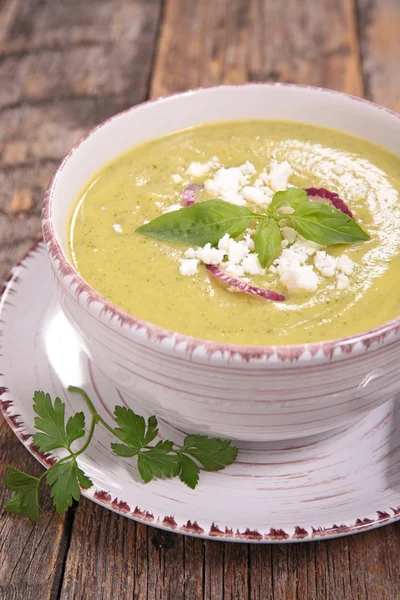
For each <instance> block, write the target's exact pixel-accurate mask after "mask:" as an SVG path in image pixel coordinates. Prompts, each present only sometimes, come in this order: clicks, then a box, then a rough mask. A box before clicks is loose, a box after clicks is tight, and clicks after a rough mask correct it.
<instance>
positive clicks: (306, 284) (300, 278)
mask: <svg viewBox="0 0 400 600" xmlns="http://www.w3.org/2000/svg"><path fill="white" fill-rule="evenodd" d="M307 258H308V257H307V255H306V253H300V252H293V251H292V249H291V248H289V249H287V248H285V249H283V250H282V254H281V255H280V256H279V257H278V258H277V259H276V260H274V264H273V265H272V266H271V267H270V268H269V271H270V272H271V273H274V272H276V273H278V275H279V278H280V280H281V282H282V283H283V285H285V286H286V287H287V289H288V290H289V291H291V292H294V291H296V290H299V289H304V290H307V291H310V292H314V291H315V290H316V289H317V288H318V277H317V274H316V273H315V272H314V269H313V267H312V265H305V264H304V262H305V261H306V260H307ZM274 270H275V271H274Z"/></svg>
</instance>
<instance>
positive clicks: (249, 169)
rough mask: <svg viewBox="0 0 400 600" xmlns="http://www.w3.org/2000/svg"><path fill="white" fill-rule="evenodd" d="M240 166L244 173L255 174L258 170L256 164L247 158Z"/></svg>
mask: <svg viewBox="0 0 400 600" xmlns="http://www.w3.org/2000/svg"><path fill="white" fill-rule="evenodd" d="M239 168H240V170H241V171H242V173H243V175H254V173H255V172H256V168H255V166H254V165H253V163H252V162H250V161H249V160H247V161H246V162H245V163H244V164H243V165H240V167H239Z"/></svg>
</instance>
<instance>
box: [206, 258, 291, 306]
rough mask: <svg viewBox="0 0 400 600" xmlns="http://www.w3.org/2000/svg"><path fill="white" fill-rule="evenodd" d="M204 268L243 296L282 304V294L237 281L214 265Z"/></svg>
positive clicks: (283, 297)
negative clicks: (248, 295) (242, 293)
mask: <svg viewBox="0 0 400 600" xmlns="http://www.w3.org/2000/svg"><path fill="white" fill-rule="evenodd" d="M206 268H207V270H208V271H209V272H210V273H211V274H212V275H214V277H217V278H218V279H221V281H224V282H225V283H227V284H228V285H231V286H232V287H235V288H238V290H240V291H241V292H244V293H245V294H251V295H252V296H260V297H261V298H265V300H274V301H275V302H283V301H284V300H285V296H283V294H278V292H273V291H272V290H265V289H263V288H259V287H256V286H255V285H249V284H248V283H244V282H243V281H239V279H236V278H235V277H231V276H230V275H228V273H225V271H221V269H219V268H218V267H215V266H214V265H206Z"/></svg>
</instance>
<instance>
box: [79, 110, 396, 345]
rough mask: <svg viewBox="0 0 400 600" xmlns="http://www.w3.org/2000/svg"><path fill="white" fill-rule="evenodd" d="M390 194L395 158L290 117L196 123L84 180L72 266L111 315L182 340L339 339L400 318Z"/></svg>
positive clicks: (393, 196) (269, 341) (370, 145)
mask: <svg viewBox="0 0 400 600" xmlns="http://www.w3.org/2000/svg"><path fill="white" fill-rule="evenodd" d="M304 190H306V191H304ZM399 192H400V157H398V156H395V155H394V154H391V153H390V152H388V151H387V150H385V149H384V148H383V147H380V146H377V145H375V144H373V143H371V142H368V141H366V140H364V139H361V138H357V137H353V136H351V135H348V134H346V133H343V132H340V131H335V130H331V129H328V128H323V127H318V126H314V125H309V124H305V123H297V122H289V121H268V120H246V121H232V122H222V123H213V124H207V125H202V126H199V127H194V128H191V129H187V130H184V131H178V132H176V133H173V134H170V135H168V136H165V137H163V138H160V139H156V140H153V141H150V142H147V143H145V144H142V145H140V146H136V147H134V148H132V149H131V150H130V151H129V152H127V153H125V154H123V155H122V156H119V157H118V158H116V159H115V160H113V161H112V162H110V163H109V164H107V165H106V166H105V167H104V168H103V169H102V170H101V171H99V172H98V173H97V174H96V175H95V177H93V179H92V180H91V181H89V182H88V184H87V185H86V187H85V189H83V190H82V193H81V194H80V197H79V198H78V199H77V202H76V205H75V207H74V210H73V214H72V216H71V222H70V225H69V227H70V238H69V239H70V253H71V260H72V262H73V264H74V266H75V267H76V269H77V270H78V272H79V273H80V274H81V276H82V277H83V278H84V279H85V280H86V281H87V282H88V284H89V285H91V286H92V287H93V288H94V289H96V290H97V291H98V292H99V293H100V294H102V295H103V296H104V297H105V298H108V299H109V300H111V301H112V302H113V303H114V304H115V305H116V306H119V307H120V308H122V309H124V310H125V311H127V312H129V313H131V314H132V315H135V316H136V317H139V318H141V319H145V320H146V321H150V322H151V323H154V324H156V325H160V326H161V327H164V328H166V329H169V330H172V331H175V332H178V333H182V334H187V335H190V336H195V337H198V338H203V339H208V340H215V341H219V342H227V343H237V344H250V345H264V344H278V345H279V344H295V343H303V342H318V341H322V340H329V339H335V338H338V337H344V336H349V335H352V334H356V333H359V332H362V331H365V330H367V329H370V328H372V327H375V326H378V325H381V324H383V323H384V322H386V321H389V320H391V319H394V318H395V317H397V316H398V315H399V313H400V285H399V276H400V252H399V250H400V200H399ZM293 198H295V200H293ZM211 200H212V202H210V201H211ZM203 203H204V204H203ZM321 207H322V208H321ZM343 207H344V209H343ZM185 211H186V212H185ZM329 211H330V212H329ZM138 230H139V231H138ZM255 290H256V292H255V295H254V291H255ZM260 290H261V291H260ZM263 290H264V291H266V290H268V294H269V295H268V294H267V293H266V292H265V293H264V295H263ZM249 292H250V293H249ZM270 292H272V293H270ZM257 294H258V295H257Z"/></svg>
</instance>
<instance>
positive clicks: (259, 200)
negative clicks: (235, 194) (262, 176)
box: [242, 185, 271, 204]
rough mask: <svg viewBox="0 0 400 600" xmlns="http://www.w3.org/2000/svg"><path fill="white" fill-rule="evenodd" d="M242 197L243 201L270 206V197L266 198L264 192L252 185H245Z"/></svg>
mask: <svg viewBox="0 0 400 600" xmlns="http://www.w3.org/2000/svg"><path fill="white" fill-rule="evenodd" d="M242 195H243V198H244V199H245V200H250V202H255V203H256V204H270V202H271V196H268V195H267V194H265V193H264V191H263V190H262V189H260V188H258V187H255V186H252V185H246V186H245V187H244V188H243V189H242Z"/></svg>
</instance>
